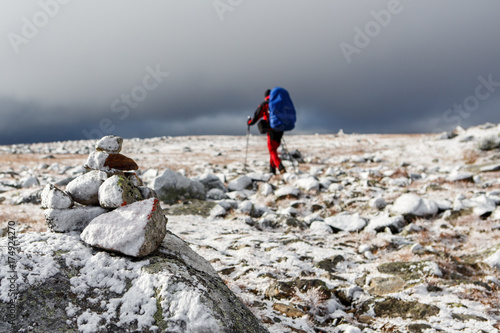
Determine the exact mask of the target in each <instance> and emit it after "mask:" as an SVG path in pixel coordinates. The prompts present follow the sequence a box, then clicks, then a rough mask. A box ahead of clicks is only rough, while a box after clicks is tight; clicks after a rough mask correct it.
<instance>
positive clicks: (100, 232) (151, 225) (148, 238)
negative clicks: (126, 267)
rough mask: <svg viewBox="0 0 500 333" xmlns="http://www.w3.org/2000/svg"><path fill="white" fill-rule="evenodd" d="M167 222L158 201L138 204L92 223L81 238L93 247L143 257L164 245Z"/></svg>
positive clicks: (119, 209) (118, 209)
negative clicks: (162, 243)
mask: <svg viewBox="0 0 500 333" xmlns="http://www.w3.org/2000/svg"><path fill="white" fill-rule="evenodd" d="M166 225H167V219H166V218H165V216H164V215H163V211H162V209H161V207H160V202H159V200H158V199H154V198H153V199H148V200H143V201H138V202H135V203H133V204H130V205H127V206H123V207H120V208H117V209H115V210H113V211H111V212H109V213H107V214H103V215H100V216H99V217H97V218H95V219H94V220H92V221H91V222H90V223H89V225H88V226H87V227H86V228H85V230H83V232H82V234H81V235H80V236H81V238H82V240H83V241H84V242H85V243H87V244H89V245H92V246H95V247H98V248H102V249H106V250H110V251H115V252H119V253H122V254H125V255H128V256H132V257H143V256H146V255H148V254H150V253H152V252H154V251H155V250H156V249H157V248H158V247H159V246H160V244H161V242H162V241H163V238H164V237H165V234H166V232H167V229H166Z"/></svg>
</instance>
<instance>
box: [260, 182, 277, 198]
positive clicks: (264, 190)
mask: <svg viewBox="0 0 500 333" xmlns="http://www.w3.org/2000/svg"><path fill="white" fill-rule="evenodd" d="M259 192H260V194H262V195H263V196H266V197H267V196H268V195H271V194H273V192H274V190H273V187H272V186H271V185H270V184H268V183H263V184H262V185H261V186H260V188H259Z"/></svg>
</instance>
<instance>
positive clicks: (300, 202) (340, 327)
mask: <svg viewBox="0 0 500 333" xmlns="http://www.w3.org/2000/svg"><path fill="white" fill-rule="evenodd" d="M499 133H500V128H499V126H497V125H484V126H479V127H475V128H471V129H467V130H462V129H458V130H457V131H456V133H455V134H457V136H455V137H452V138H449V137H447V136H442V135H436V134H433V135H356V134H352V135H343V134H340V135H309V136H294V135H287V136H285V140H286V144H287V146H288V149H289V151H294V150H298V151H299V152H300V153H301V155H302V161H301V163H299V164H298V165H296V167H295V168H294V167H293V166H292V163H291V162H290V161H285V165H286V166H287V170H288V173H287V174H285V175H281V176H274V177H272V178H270V179H269V180H268V181H267V182H264V181H254V182H253V188H251V189H249V190H244V191H234V192H229V193H228V194H227V195H228V198H227V199H226V200H222V201H220V202H218V203H219V206H221V207H224V209H223V210H222V211H219V212H220V213H218V214H212V216H208V217H207V216H200V215H173V214H175V207H170V206H168V205H163V208H164V209H165V212H166V214H167V215H168V219H169V222H168V225H167V229H169V230H170V231H172V232H173V233H175V234H176V235H178V236H179V237H181V238H183V239H184V240H185V241H187V242H188V243H189V244H191V247H192V248H193V249H194V250H195V251H196V252H197V253H199V254H200V255H202V256H203V257H205V258H206V259H207V260H209V261H210V262H211V263H212V265H213V266H214V268H215V269H216V270H217V271H218V272H219V275H220V276H221V277H222V278H223V279H224V281H225V282H226V283H227V285H228V286H229V287H230V288H231V289H232V290H233V291H234V292H235V293H236V294H237V295H238V296H239V297H240V298H241V299H242V300H243V301H244V302H245V304H247V306H248V307H249V308H250V309H251V310H252V311H253V312H254V313H255V314H256V315H257V317H258V318H260V319H261V320H262V322H263V323H264V325H265V326H266V327H267V328H268V329H269V331H270V332H498V329H499V328H500V324H499V323H500V311H499V306H498V304H500V297H499V288H500V281H499V279H500V273H499V271H498V269H497V268H495V267H494V266H495V265H496V266H497V267H500V253H499V252H497V251H498V249H500V241H499V239H500V224H499V222H498V221H499V220H500V213H499V210H498V208H497V205H498V204H500V182H499V180H498V176H499V175H500V171H494V170H496V169H497V168H496V167H497V166H498V165H500V151H499V150H498V148H493V149H488V150H485V149H484V148H486V147H485V145H486V144H487V143H488V142H493V144H492V145H493V146H495V144H496V141H498V140H499V137H498V134H499ZM94 144H95V142H94V141H72V142H54V143H46V144H31V145H15V146H0V162H1V163H0V192H2V193H0V208H1V212H0V224H5V223H6V222H7V221H16V222H17V225H18V227H19V228H20V230H22V231H23V232H30V231H45V230H46V227H45V224H44V218H43V211H42V209H41V208H40V204H39V203H38V201H37V195H38V194H39V191H40V190H41V188H42V187H43V186H44V185H45V184H47V183H58V182H59V184H60V185H59V187H61V188H63V189H64V183H65V182H67V180H68V179H69V178H71V177H75V176H77V175H79V174H81V173H82V172H83V170H82V168H81V165H82V164H83V163H84V162H85V160H86V158H87V155H88V153H89V152H90V151H91V150H92V149H93V145H94ZM480 146H481V148H483V149H480V148H479V147H480ZM245 147H246V137H244V136H241V137H237V136H233V137H227V136H199V137H162V138H152V139H143V140H139V139H131V140H125V141H124V143H123V150H122V153H123V154H125V155H126V156H128V157H131V158H133V159H134V160H135V161H136V162H137V164H138V165H139V167H140V170H139V173H141V176H142V178H143V179H144V180H145V181H146V182H147V183H151V182H152V180H153V179H154V177H156V176H157V175H158V174H160V173H161V172H162V170H164V169H165V168H170V169H173V170H176V171H180V172H181V173H183V174H185V175H186V176H188V177H194V176H199V175H202V174H206V173H211V174H215V175H217V176H219V178H220V179H222V180H224V182H225V184H226V185H227V184H228V183H229V182H230V181H232V180H234V179H236V178H238V177H240V176H242V175H247V174H253V178H254V179H255V178H259V175H260V176H262V178H263V179H266V177H264V176H265V173H266V172H267V169H268V154H267V150H266V140H265V137H264V136H251V137H250V140H249V149H248V158H247V161H248V170H246V171H244V167H243V162H244V160H245V153H246V150H245ZM499 169H500V168H499ZM256 175H257V176H256ZM267 184H269V185H271V186H267ZM287 191H289V192H287ZM280 193H282V194H283V193H284V194H285V195H280ZM287 193H288V194H287ZM408 193H411V194H413V195H414V197H417V199H418V198H421V199H424V200H426V201H425V203H426V204H425V205H424V204H420V206H419V207H418V209H416V206H415V205H416V204H415V203H414V202H408V200H407V201H405V202H403V203H401V202H402V201H403V200H400V201H399V202H397V199H398V198H401V197H402V196H403V195H405V194H408ZM406 198H410V199H411V198H413V197H406ZM422 202H424V201H422ZM185 206H189V203H188V202H186V203H185ZM414 206H415V207H414ZM424 208H425V209H424ZM433 208H435V209H433ZM405 209H406V210H408V211H412V209H413V211H412V212H413V213H414V214H406V213H405V212H403V210H405ZM417 211H419V212H422V211H425V212H430V213H428V214H417ZM215 215H219V216H215ZM417 215H422V216H417ZM346 216H347V217H346ZM283 218H285V219H287V218H288V220H287V221H288V222H290V221H291V222H293V223H288V225H287V224H286V223H282V222H280V223H273V222H276V221H278V220H279V221H282V219H283ZM391 219H392V220H391ZM388 221H389V222H388ZM392 221H394V222H395V223H394V224H391V223H392ZM398 221H399V222H398ZM375 222H377V223H378V224H377V223H375ZM390 222H391V223H390ZM396 222H398V223H399V224H398V223H396ZM355 223H360V224H361V227H359V228H354V229H355V231H343V230H339V229H343V227H342V228H341V226H345V227H347V228H345V229H348V230H351V229H352V228H353V225H354V224H355ZM384 223H386V224H387V225H386V226H387V228H384V227H382V228H377V227H376V226H377V225H382V226H384V225H385V224H384ZM365 224H366V225H367V226H366V227H364V225H365ZM332 226H335V228H332ZM349 227H351V229H349ZM404 263H408V265H406V266H405V265H404ZM388 264H393V266H388ZM384 265H385V266H384ZM383 267H393V269H392V270H387V269H383ZM394 267H395V268H394ZM401 267H403V268H401ZM297 281H299V282H300V281H302V282H303V281H316V284H315V287H314V288H312V287H311V288H306V287H303V285H302V287H301V285H300V283H299V282H297ZM287 283H288V285H289V286H291V287H289V288H288V289H287V287H286V285H287ZM294 283H295V284H294ZM273 291H278V292H274V293H273ZM385 302H387V303H385ZM391 302H392V303H391ZM398 302H399V303H398ZM417 302H418V303H417ZM377 304H384V306H386V308H387V309H388V311H386V312H384V311H382V310H381V309H380V307H377ZM416 304H418V305H419V306H420V305H426V306H428V307H429V308H428V309H427V308H426V309H427V310H425V311H424V310H418V309H417V310H415V307H417V305H416ZM391 307H393V308H391ZM394 307H395V308H396V309H395V308H394ZM400 308H405V309H406V312H404V311H403V312H401V313H399V312H398V311H396V310H399V309H400ZM415 311H416V312H415ZM419 311H420V312H419ZM387 312H389V313H387ZM415 313H416V314H415Z"/></svg>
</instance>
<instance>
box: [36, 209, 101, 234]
mask: <svg viewBox="0 0 500 333" xmlns="http://www.w3.org/2000/svg"><path fill="white" fill-rule="evenodd" d="M107 212H108V210H107V209H104V208H102V207H99V206H86V207H73V208H69V209H46V210H45V211H44V212H43V213H44V215H45V223H46V224H47V226H48V227H49V229H50V230H52V231H54V232H69V231H82V230H83V229H85V227H86V226H87V225H88V224H89V223H90V221H92V220H93V219H94V218H96V217H97V216H99V215H102V214H105V213H107Z"/></svg>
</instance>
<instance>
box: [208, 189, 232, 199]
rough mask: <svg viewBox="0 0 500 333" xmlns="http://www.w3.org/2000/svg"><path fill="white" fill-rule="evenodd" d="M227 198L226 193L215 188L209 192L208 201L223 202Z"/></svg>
mask: <svg viewBox="0 0 500 333" xmlns="http://www.w3.org/2000/svg"><path fill="white" fill-rule="evenodd" d="M226 198H227V195H226V192H224V191H223V190H221V189H218V188H213V189H211V190H209V191H208V192H207V199H209V200H223V199H226Z"/></svg>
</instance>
